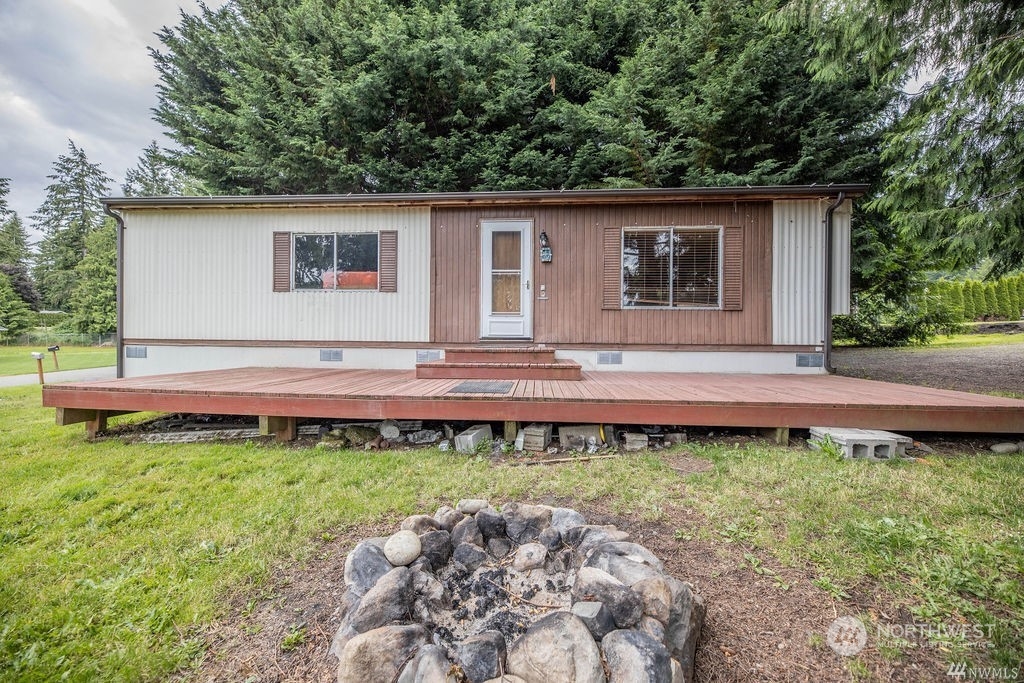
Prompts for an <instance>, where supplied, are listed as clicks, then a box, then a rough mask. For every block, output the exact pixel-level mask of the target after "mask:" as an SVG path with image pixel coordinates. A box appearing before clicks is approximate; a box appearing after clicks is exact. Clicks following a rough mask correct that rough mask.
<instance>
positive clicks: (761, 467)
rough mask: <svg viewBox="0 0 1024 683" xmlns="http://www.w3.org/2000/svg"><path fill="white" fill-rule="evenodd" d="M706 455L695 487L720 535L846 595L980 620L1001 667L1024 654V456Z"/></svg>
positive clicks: (959, 648) (965, 642)
mask: <svg viewBox="0 0 1024 683" xmlns="http://www.w3.org/2000/svg"><path fill="white" fill-rule="evenodd" d="M696 450H697V451H698V452H699V453H700V454H702V455H704V456H706V457H709V458H710V459H711V460H713V461H714V462H715V465H716V466H715V469H714V470H712V471H711V472H708V473H706V474H704V475H702V476H699V477H696V478H694V479H693V481H692V482H690V486H689V492H690V495H691V496H692V499H691V500H690V501H689V504H690V505H693V506H695V507H696V508H698V509H700V510H701V511H702V512H704V513H705V514H706V515H707V516H708V518H709V519H711V520H714V524H715V525H716V526H717V528H716V529H714V530H713V531H711V534H712V535H714V536H717V537H719V538H721V539H722V540H724V541H726V542H738V543H741V544H744V545H748V546H750V547H753V548H761V549H765V550H768V551H770V552H772V553H773V554H774V555H776V556H777V557H778V558H779V559H780V560H781V561H782V562H783V563H785V564H789V565H793V566H807V565H808V564H809V565H810V566H811V567H812V568H813V571H814V573H815V575H816V577H815V580H814V583H815V584H816V585H817V586H819V587H820V588H822V589H823V590H825V591H826V592H828V593H830V594H832V595H833V597H835V598H838V599H845V598H846V597H848V596H849V595H850V594H851V593H852V592H853V591H854V590H855V589H857V588H858V587H860V588H863V587H865V586H871V585H877V586H880V587H881V588H882V594H883V595H884V594H888V595H889V596H891V597H890V599H892V600H894V601H895V602H897V603H899V604H901V605H903V606H905V607H906V608H907V609H908V610H909V612H910V614H912V615H913V618H914V621H915V622H917V623H922V624H932V625H936V626H946V627H953V628H954V629H955V628H956V626H957V625H965V624H966V625H971V626H973V625H977V626H978V627H979V628H980V629H982V630H984V631H985V633H986V635H989V634H990V635H991V639H990V642H991V643H992V645H993V646H994V647H993V648H991V649H990V650H988V655H989V656H991V657H992V658H993V659H994V660H995V661H996V662H998V663H999V664H1000V665H1005V666H1015V665H1017V664H1018V663H1019V662H1020V661H1021V660H1022V659H1024V641H1021V639H1020V634H1021V633H1022V632H1024V487H1022V486H1021V482H1022V481H1024V456H1021V455H1019V454H1018V455H1013V456H977V457H938V456H936V457H932V458H930V459H928V460H927V461H926V462H925V463H921V462H914V461H909V462H907V461H901V462H893V463H884V464H882V463H869V462H863V461H837V460H835V459H831V458H829V457H828V456H827V455H825V454H822V453H818V452H813V451H805V450H795V449H793V450H791V449H767V448H746V449H735V450H723V449H720V448H699V447H697V448H696ZM888 613H889V614H896V613H897V610H895V609H891V610H889V611H888ZM871 632H872V631H871V628H870V626H869V633H871ZM985 640H989V639H988V638H986V639H985ZM976 644H977V639H974V640H973V641H972V640H971V638H966V639H957V638H952V639H950V641H949V642H943V643H941V645H942V647H944V648H945V651H946V652H948V653H949V655H948V656H949V657H951V658H953V659H954V660H956V661H963V660H965V659H970V658H972V657H974V656H977V655H978V652H977V650H972V649H971V646H972V645H975V646H976ZM957 658H959V659H957Z"/></svg>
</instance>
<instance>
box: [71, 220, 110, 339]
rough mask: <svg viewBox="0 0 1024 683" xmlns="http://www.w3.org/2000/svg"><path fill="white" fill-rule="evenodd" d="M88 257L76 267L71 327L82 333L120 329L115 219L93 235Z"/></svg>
mask: <svg viewBox="0 0 1024 683" xmlns="http://www.w3.org/2000/svg"><path fill="white" fill-rule="evenodd" d="M85 242H86V255H85V258H83V259H82V261H81V263H79V264H78V266H77V267H76V268H75V287H74V290H73V291H72V293H71V311H72V312H71V324H72V325H73V326H74V328H75V330H76V331H78V332H87V333H94V334H105V333H107V332H113V331H114V330H116V329H117V232H116V228H115V223H114V221H112V220H108V221H106V223H105V224H104V225H103V227H101V228H99V229H98V230H94V231H93V232H91V233H89V235H88V236H87V237H86V239H85Z"/></svg>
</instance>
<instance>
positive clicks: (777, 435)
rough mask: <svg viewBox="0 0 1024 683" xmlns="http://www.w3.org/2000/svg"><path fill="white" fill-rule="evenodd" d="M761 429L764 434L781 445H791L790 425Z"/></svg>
mask: <svg viewBox="0 0 1024 683" xmlns="http://www.w3.org/2000/svg"><path fill="white" fill-rule="evenodd" d="M760 431H761V435H762V436H764V437H765V438H767V439H771V440H772V441H774V442H775V443H776V444H778V445H779V446H788V445H789V427H768V428H766V429H762V430H760Z"/></svg>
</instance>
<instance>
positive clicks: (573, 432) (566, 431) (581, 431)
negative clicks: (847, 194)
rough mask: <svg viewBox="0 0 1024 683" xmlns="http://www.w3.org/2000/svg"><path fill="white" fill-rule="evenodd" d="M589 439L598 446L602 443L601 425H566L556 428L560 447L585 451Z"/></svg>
mask: <svg viewBox="0 0 1024 683" xmlns="http://www.w3.org/2000/svg"><path fill="white" fill-rule="evenodd" d="M591 439H593V442H594V443H595V444H597V445H598V446H600V445H602V444H604V438H603V437H602V436H601V425H566V426H564V427H559V428H558V443H559V444H560V445H561V446H562V448H568V449H569V450H573V451H585V450H587V446H588V444H589V443H590V440H591Z"/></svg>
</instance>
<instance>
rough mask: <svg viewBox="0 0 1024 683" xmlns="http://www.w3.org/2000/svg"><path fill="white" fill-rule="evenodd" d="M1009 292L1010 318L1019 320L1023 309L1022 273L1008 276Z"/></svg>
mask: <svg viewBox="0 0 1024 683" xmlns="http://www.w3.org/2000/svg"><path fill="white" fill-rule="evenodd" d="M1009 280H1010V292H1011V294H1012V295H1013V313H1014V315H1013V317H1012V318H1011V319H1012V320H1020V319H1021V315H1022V311H1024V275H1014V276H1012V277H1010V278H1009Z"/></svg>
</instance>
